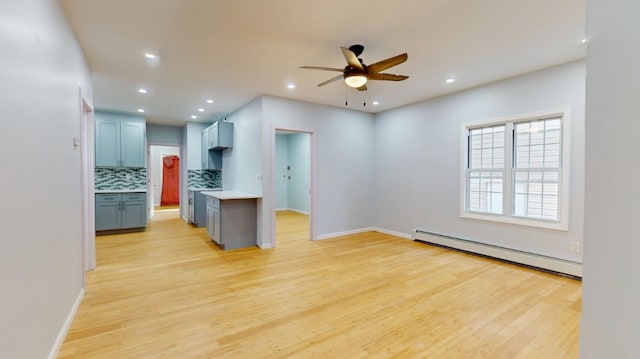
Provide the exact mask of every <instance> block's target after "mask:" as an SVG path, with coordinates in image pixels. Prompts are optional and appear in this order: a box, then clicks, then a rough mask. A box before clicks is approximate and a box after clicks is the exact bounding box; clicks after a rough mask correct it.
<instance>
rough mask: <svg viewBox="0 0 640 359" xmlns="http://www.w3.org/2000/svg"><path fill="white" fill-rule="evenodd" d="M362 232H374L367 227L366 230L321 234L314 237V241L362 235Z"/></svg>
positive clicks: (371, 228)
mask: <svg viewBox="0 0 640 359" xmlns="http://www.w3.org/2000/svg"><path fill="white" fill-rule="evenodd" d="M364 232H374V229H373V227H367V228H360V229H353V230H350V231H344V232H335V233H327V234H321V235H319V236H317V237H316V240H317V241H321V240H323V239H329V238H336V237H342V236H348V235H351V234H358V233H364Z"/></svg>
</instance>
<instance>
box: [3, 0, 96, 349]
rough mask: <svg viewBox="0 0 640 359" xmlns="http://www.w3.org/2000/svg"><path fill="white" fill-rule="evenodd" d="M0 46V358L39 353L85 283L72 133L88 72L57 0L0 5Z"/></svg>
mask: <svg viewBox="0 0 640 359" xmlns="http://www.w3.org/2000/svg"><path fill="white" fill-rule="evenodd" d="M0 48H1V49H2V51H1V52H2V55H1V56H0V115H1V116H2V118H1V119H0V151H1V152H2V153H3V156H2V157H0V166H1V167H2V186H1V188H0V201H1V202H2V203H3V205H2V207H1V209H0V228H2V230H1V232H2V234H1V239H0V283H1V289H0V290H1V291H2V294H1V295H0V298H1V299H0V302H1V303H2V305H1V306H0V333H2V335H0V357H2V358H46V357H47V356H48V355H50V354H51V351H52V349H53V348H54V346H55V344H54V343H55V342H56V337H57V336H58V335H59V333H60V331H61V329H62V328H63V325H64V323H65V320H66V319H67V316H68V315H69V314H70V311H71V309H72V307H73V306H74V302H75V301H76V300H77V298H78V297H79V295H80V293H81V289H82V285H83V283H82V278H83V276H82V243H81V223H80V218H81V217H82V215H81V207H80V203H81V200H80V188H81V186H80V165H81V160H80V149H79V148H78V149H74V147H73V137H80V100H79V88H82V92H83V94H84V96H85V97H86V98H87V99H88V100H89V101H90V102H91V101H92V93H91V75H90V70H89V68H88V65H87V63H86V62H85V59H84V56H83V54H82V51H81V49H80V47H79V45H78V43H77V41H76V39H75V37H74V34H73V32H72V30H71V28H70V26H69V24H68V23H67V20H66V17H65V15H64V13H63V11H62V9H61V6H60V3H59V2H58V1H55V0H22V1H2V2H0ZM61 339H63V338H61Z"/></svg>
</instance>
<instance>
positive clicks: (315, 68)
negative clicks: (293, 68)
mask: <svg viewBox="0 0 640 359" xmlns="http://www.w3.org/2000/svg"><path fill="white" fill-rule="evenodd" d="M300 68H301V69H307V70H322V71H336V72H343V71H344V69H338V68H335V67H321V66H300Z"/></svg>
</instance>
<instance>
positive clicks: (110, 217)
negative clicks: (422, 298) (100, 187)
mask: <svg viewBox="0 0 640 359" xmlns="http://www.w3.org/2000/svg"><path fill="white" fill-rule="evenodd" d="M121 206H122V202H96V231H104V230H108V229H118V228H121V227H122V221H121V216H120V212H121V211H120V208H121Z"/></svg>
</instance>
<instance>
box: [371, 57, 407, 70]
mask: <svg viewBox="0 0 640 359" xmlns="http://www.w3.org/2000/svg"><path fill="white" fill-rule="evenodd" d="M407 58H408V55H407V53H406V52H405V53H404V54H401V55H398V56H394V57H390V58H388V59H386V60H382V61H378V62H376V63H375V64H371V65H369V66H368V67H367V71H368V72H369V73H370V74H373V73H376V72H380V71H384V70H386V69H388V68H391V67H393V66H396V65H400V64H401V63H403V62H405V61H407Z"/></svg>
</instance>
